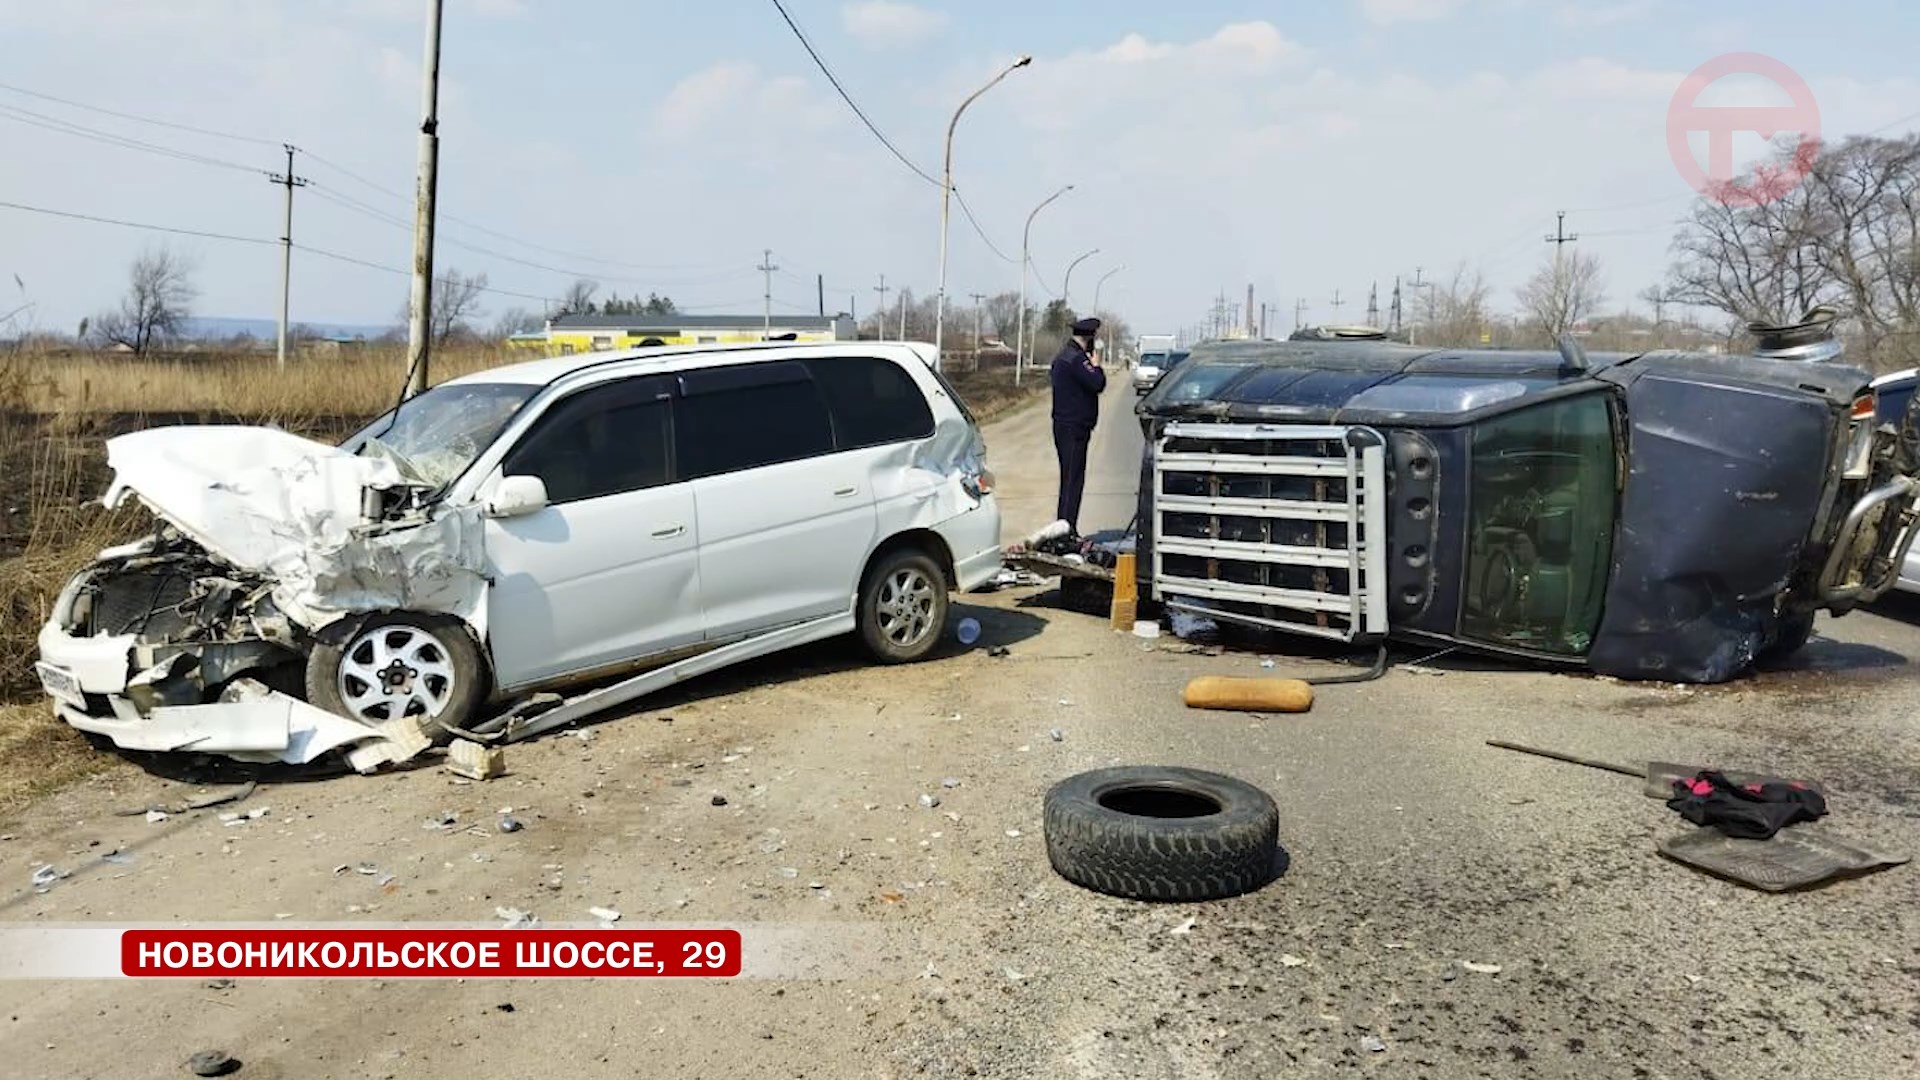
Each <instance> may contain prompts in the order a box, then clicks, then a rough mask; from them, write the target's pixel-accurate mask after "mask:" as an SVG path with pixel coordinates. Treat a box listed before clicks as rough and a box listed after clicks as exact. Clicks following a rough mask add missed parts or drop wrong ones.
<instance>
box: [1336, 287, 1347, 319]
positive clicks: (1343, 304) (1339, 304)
mask: <svg viewBox="0 0 1920 1080" xmlns="http://www.w3.org/2000/svg"><path fill="white" fill-rule="evenodd" d="M1346 306H1347V302H1346V301H1345V300H1342V299H1340V290H1339V289H1335V290H1333V321H1334V323H1335V324H1336V325H1337V324H1338V323H1339V322H1340V309H1341V308H1343V307H1346Z"/></svg>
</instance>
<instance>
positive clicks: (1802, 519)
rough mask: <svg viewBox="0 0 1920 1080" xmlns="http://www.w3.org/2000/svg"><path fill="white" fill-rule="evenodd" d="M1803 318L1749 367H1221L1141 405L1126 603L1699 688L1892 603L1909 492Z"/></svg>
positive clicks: (1354, 354) (1570, 348)
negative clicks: (1870, 604)
mask: <svg viewBox="0 0 1920 1080" xmlns="http://www.w3.org/2000/svg"><path fill="white" fill-rule="evenodd" d="M1829 321H1830V320H1829V319H1828V318H1827V317H1826V316H1814V317H1812V318H1810V320H1809V322H1807V323H1805V324H1801V325H1799V326H1795V327H1777V328H1764V329H1763V328H1756V330H1759V331H1760V334H1759V336H1760V349H1759V350H1757V354H1756V355H1750V356H1726V355H1717V354H1713V355H1709V354H1693V353H1675V352H1654V353H1647V354H1643V355H1613V354H1608V355H1600V354H1595V355H1593V356H1591V357H1589V356H1587V355H1586V354H1584V353H1583V352H1582V350H1581V349H1580V348H1579V347H1578V346H1577V345H1575V344H1573V343H1571V342H1568V343H1565V344H1563V345H1562V346H1561V348H1560V350H1559V351H1557V352H1531V353H1529V352H1513V351H1504V350H1503V351H1495V350H1464V351H1463V350H1450V349H1431V348H1420V347H1416V346H1411V345H1405V344H1399V343H1395V342H1390V341H1387V340H1384V339H1383V337H1382V336H1381V335H1371V336H1368V335H1352V334H1343V335H1315V334H1300V335H1296V338H1297V340H1292V341H1283V342H1282V341H1258V342H1251V341H1250V342H1219V343H1212V344H1205V345H1201V346H1197V347H1196V348H1194V350H1193V352H1192V355H1191V357H1190V358H1189V359H1188V361H1187V363H1186V364H1184V365H1182V366H1181V367H1180V368H1179V369H1178V370H1176V371H1175V372H1174V373H1173V374H1171V375H1169V376H1168V377H1167V378H1166V379H1165V380H1163V381H1162V382H1161V383H1160V385H1159V386H1157V387H1156V388H1155V389H1154V391H1153V392H1152V393H1151V394H1150V395H1148V396H1147V397H1146V398H1145V399H1144V400H1143V401H1142V402H1141V403H1140V406H1139V415H1140V417H1141V422H1142V424H1143V426H1144V428H1145V431H1146V435H1147V448H1146V453H1145V457H1144V460H1143V464H1142V474H1141V485H1140V519H1139V520H1140V538H1139V555H1140V557H1139V562H1138V566H1139V577H1140V581H1139V585H1140V594H1141V596H1142V598H1143V599H1148V600H1151V601H1155V602H1158V603H1159V604H1161V605H1163V606H1164V607H1167V608H1170V609H1173V610H1179V611H1186V612H1189V613H1195V614H1200V615H1204V616H1208V617H1211V618H1215V619H1220V620H1225V621H1229V622H1235V623H1240V624H1245V625H1250V626H1255V627H1265V628H1270V629H1278V630H1286V631H1292V632H1297V633H1304V634H1311V635H1315V636H1320V637H1327V638H1334V639H1338V640H1345V641H1356V640H1362V639H1371V640H1379V639H1383V638H1386V637H1393V638H1401V639H1410V640H1424V641H1434V642H1442V643H1452V644H1459V645H1464V646H1470V647H1473V648H1477V649H1483V650H1488V651H1492V652H1499V653H1506V654H1511V655H1515V656H1521V657H1527V658H1530V659H1534V660H1539V661H1546V662H1554V663H1562V664H1571V665H1581V666H1585V667H1587V668H1590V669H1591V670H1593V671H1596V672H1599V673H1602V674H1607V675H1614V676H1618V677H1621V678H1630V679H1662V680H1670V681H1683V682H1720V681H1724V680H1726V679H1729V678H1732V677H1733V676H1735V675H1737V674H1739V673H1741V672H1742V671H1744V670H1746V669H1747V668H1749V667H1750V666H1752V665H1753V664H1754V663H1755V662H1756V661H1766V660H1769V659H1772V658H1777V657H1781V656H1785V655H1786V654H1789V653H1791V652H1793V651H1795V650H1797V649H1798V648H1799V647H1800V646H1801V645H1803V644H1804V643H1805V642H1806V640H1807V637H1808V635H1809V634H1810V632H1811V630H1812V626H1813V619H1814V614H1815V613H1816V612H1817V611H1821V610H1826V611H1831V612H1834V613H1836V614H1838V613H1844V612H1846V611H1848V610H1850V609H1852V608H1853V607H1855V606H1856V605H1858V604H1861V603H1864V602H1867V601H1869V600H1872V599H1874V598H1876V597H1878V596H1879V595H1880V594H1881V593H1882V592H1884V591H1886V590H1887V589H1888V588H1890V587H1892V586H1893V584H1894V582H1895V580H1896V579H1897V577H1898V572H1899V567H1900V565H1901V562H1902V560H1903V558H1904V556H1905V553H1906V547H1907V545H1908V544H1910V543H1911V529H1910V526H1911V524H1912V519H1913V517H1914V509H1913V508H1914V502H1915V501H1914V498H1913V496H1914V493H1915V492H1916V491H1920V484H1916V482H1915V476H1916V474H1917V473H1920V466H1917V465H1916V462H1915V460H1914V456H1915V455H1914V454H1913V452H1912V448H1911V445H1910V440H1909V439H1906V438H1903V437H1902V431H1909V432H1910V431H1911V430H1912V428H1911V426H1910V425H1904V424H1899V423H1887V422H1879V423H1877V422H1876V420H1875V417H1874V411H1873V398H1872V396H1871V392H1870V390H1869V388H1868V375H1867V374H1866V373H1865V372H1863V371H1861V370H1859V369H1856V368H1853V367H1850V366H1846V365H1844V364H1842V363H1838V362H1835V359H1834V355H1833V354H1834V351H1835V350H1834V349H1833V348H1831V347H1829V345H1827V344H1826V343H1828V342H1831V333H1830V329H1829V328H1828V325H1827V324H1828V322H1829Z"/></svg>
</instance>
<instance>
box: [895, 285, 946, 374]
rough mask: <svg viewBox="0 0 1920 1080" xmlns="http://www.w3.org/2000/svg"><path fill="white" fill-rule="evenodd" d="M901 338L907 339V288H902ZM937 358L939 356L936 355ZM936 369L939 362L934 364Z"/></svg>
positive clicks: (902, 339)
mask: <svg viewBox="0 0 1920 1080" xmlns="http://www.w3.org/2000/svg"><path fill="white" fill-rule="evenodd" d="M900 340H901V341H905V340H907V290H905V289H901V290H900ZM935 359H936V360H938V359H939V358H938V357H935ZM934 370H936V371H938V370H939V365H938V364H937V363H936V364H935V365H934Z"/></svg>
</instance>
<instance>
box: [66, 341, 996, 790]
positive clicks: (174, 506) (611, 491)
mask: <svg viewBox="0 0 1920 1080" xmlns="http://www.w3.org/2000/svg"><path fill="white" fill-rule="evenodd" d="M931 359H932V350H931V349H930V348H929V347H927V346H924V345H917V344H911V343H880V342H834V343H821V344H770V345H751V346H720V347H713V346H708V347H692V348H667V349H660V348H652V349H646V350H643V351H638V352H624V353H598V354H591V355H579V356H564V357H556V358H552V359H547V360H538V361H533V362H531V363H524V364H518V365H514V366H509V367H502V368H496V369H493V370H489V371H485V372H481V373H479V374H476V375H470V376H467V377H464V378H460V379H455V380H452V381H449V382H446V383H442V384H440V385H439V386H436V387H434V388H432V389H430V390H428V391H426V392H424V393H422V394H420V395H418V396H416V397H414V398H411V399H409V400H407V401H406V402H405V403H404V404H403V405H402V406H401V407H400V408H399V409H397V410H395V411H394V412H392V413H389V414H388V415H386V416H383V417H382V418H380V419H379V420H377V421H375V422H374V423H373V424H371V425H369V426H368V427H367V428H366V429H365V430H363V431H361V432H360V433H358V434H356V435H354V436H353V437H351V438H349V439H348V440H346V441H345V442H344V443H342V444H341V445H340V446H338V447H333V446H328V445H325V444H322V443H316V442H312V441H310V440H306V439H302V438H299V437H297V436H294V435H291V434H288V433H286V432H283V431H279V430H275V429H268V428H251V427H173V428H157V429H153V430H149V431H143V432H138V433H135V434H131V435H125V436H121V437H119V438H116V439H112V440H109V442H108V446H107V449H108V464H109V465H110V467H111V468H112V469H113V471H114V482H113V485H112V487H111V488H110V489H109V491H108V493H107V500H108V502H109V504H117V503H119V502H120V501H121V500H122V499H123V498H124V497H125V496H126V495H128V494H131V495H132V496H134V497H135V498H137V499H138V500H139V501H140V502H141V503H143V504H144V505H145V506H146V507H147V508H148V509H149V510H151V511H152V512H153V514H154V515H155V516H156V517H158V518H159V519H160V522H161V525H160V527H159V528H158V530H157V531H156V532H155V533H154V535H152V536H150V537H148V538H147V539H145V540H142V541H140V542H139V543H136V544H131V545H127V546H125V547H122V548H117V549H113V550H109V551H106V552H102V553H101V556H100V558H99V560H98V561H97V562H96V563H95V564H94V565H92V566H91V567H89V568H88V569H87V570H85V571H84V572H82V573H81V574H79V575H78V576H77V577H75V578H74V579H73V581H72V582H71V583H70V584H69V585H68V586H67V587H66V589H65V590H64V591H63V592H62V593H61V595H60V597H59V599H58V601H57V602H56V604H55V607H54V611H53V613H52V617H51V619H50V620H49V622H48V623H47V625H46V626H45V628H44V629H43V630H42V632H41V634H40V640H39V646H40V655H41V662H40V663H39V664H38V665H37V667H38V670H39V673H40V677H41V681H42V683H43V685H44V686H45V687H46V689H47V692H48V693H49V695H50V696H51V697H52V698H53V700H54V703H55V707H56V709H57V711H58V713H59V715H60V716H61V717H63V718H64V719H65V720H66V721H67V722H68V723H70V724H72V725H73V726H74V727H76V728H79V729H81V730H83V731H87V732H92V733H95V734H96V735H97V736H104V737H105V738H107V739H110V740H111V741H112V742H113V743H115V744H117V745H119V746H121V747H124V748H129V749H139V750H176V749H192V750H195V751H199V752H206V753H221V754H226V755H229V756H233V757H238V758H241V759H245V760H261V761H264V760H278V761H288V762H305V761H311V760H313V759H314V758H316V757H318V756H320V755H322V754H324V753H327V752H328V751H330V750H333V749H336V748H341V747H348V746H350V745H352V744H355V743H358V742H363V741H365V740H370V739H374V738H377V737H380V736H381V735H382V733H383V732H384V733H388V734H391V733H393V732H395V731H396V730H398V729H400V728H410V729H413V730H414V731H415V732H416V733H418V732H421V731H424V732H427V733H429V734H444V733H446V732H448V731H449V730H451V729H461V730H464V729H465V727H466V725H468V724H470V723H472V722H474V721H476V720H478V719H479V718H480V717H481V716H482V715H484V714H485V713H486V712H487V711H488V706H489V705H490V704H498V703H500V702H503V701H505V700H508V699H515V698H525V697H526V696H527V695H529V694H530V693H532V692H534V691H540V690H549V689H552V688H554V687H557V686H561V685H563V684H571V683H574V682H578V681H585V680H593V679H598V678H604V677H606V676H609V675H617V674H623V673H630V672H635V671H643V670H648V669H659V668H661V667H664V666H671V665H673V664H675V663H678V662H682V661H686V660H687V659H688V658H691V657H697V656H701V655H702V654H709V655H712V656H720V657H723V659H724V660H725V662H734V661H737V660H739V659H747V658H750V657H752V656H757V655H763V654H764V653H767V652H772V651H775V650H777V649H782V648H787V647H790V646H792V645H796V644H800V643H802V642H805V641H812V640H818V639H821V638H825V637H830V636H835V635H839V634H845V633H857V634H858V635H859V637H860V639H861V640H862V641H863V642H864V643H865V645H866V647H867V649H868V650H869V651H871V653H872V654H873V655H874V656H875V657H876V658H877V659H879V660H881V661H883V662H889V663H897V662H904V661H911V660H916V659H919V658H921V657H923V656H925V655H926V654H927V653H928V651H929V650H931V649H932V648H933V646H934V645H935V643H936V642H937V641H938V640H939V638H940V636H941V632H942V628H943V625H944V623H945V620H946V612H947V598H948V592H949V590H956V589H957V590H962V591H964V590H968V589H972V588H976V587H978V586H980V585H982V584H985V583H986V582H988V581H990V580H991V579H992V578H994V577H995V575H996V574H997V573H998V571H999V569H1000V562H1001V551H1000V540H999V537H1000V511H999V508H998V506H997V505H996V503H995V501H994V498H993V495H992V487H993V477H992V474H991V473H990V472H989V471H988V470H987V468H986V465H985V460H984V457H985V445H984V442H983V440H982V438H981V435H980V432H979V429H978V427H977V426H976V425H975V423H974V421H973V418H972V416H971V415H970V414H969V413H968V412H967V409H966V407H965V405H964V404H963V403H962V402H961V401H960V399H959V398H958V396H957V395H956V394H955V393H954V391H953V389H952V388H951V387H950V386H949V385H948V384H947V383H946V381H945V380H944V379H943V378H942V377H941V376H940V375H939V374H938V373H937V372H935V371H934V370H933V368H932V367H931V366H930V364H929V361H930V360H931Z"/></svg>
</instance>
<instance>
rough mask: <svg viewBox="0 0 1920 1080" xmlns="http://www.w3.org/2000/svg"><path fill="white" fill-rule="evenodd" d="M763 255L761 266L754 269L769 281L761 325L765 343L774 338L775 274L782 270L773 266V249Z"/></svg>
mask: <svg viewBox="0 0 1920 1080" xmlns="http://www.w3.org/2000/svg"><path fill="white" fill-rule="evenodd" d="M761 255H762V256H763V258H762V259H761V260H760V265H759V266H756V267H754V269H756V270H758V271H760V272H761V273H762V274H765V275H766V279H767V288H766V291H765V292H764V293H762V294H761V303H762V311H763V316H762V318H763V321H762V323H761V330H760V340H761V341H765V340H767V339H768V338H770V337H772V336H773V272H774V271H775V270H778V269H780V268H779V267H777V266H775V265H773V249H772V248H765V249H763V250H762V251H761ZM803 310H804V309H803Z"/></svg>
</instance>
